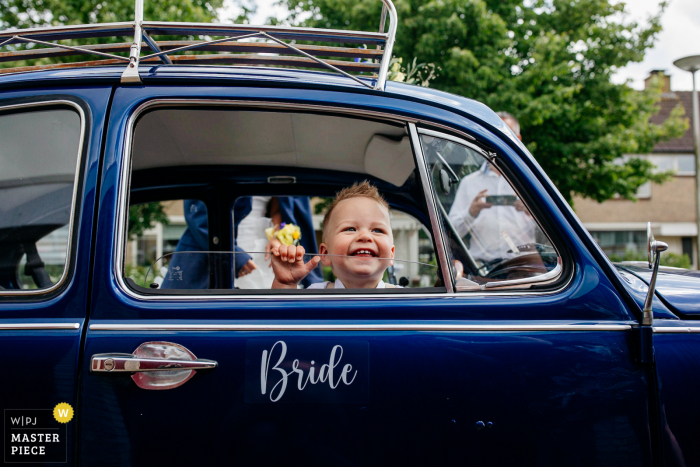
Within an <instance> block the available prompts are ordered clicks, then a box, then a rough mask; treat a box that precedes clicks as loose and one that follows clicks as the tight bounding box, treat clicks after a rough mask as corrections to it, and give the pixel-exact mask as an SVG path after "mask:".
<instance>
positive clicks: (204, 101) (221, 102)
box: [110, 98, 574, 302]
mask: <svg viewBox="0 0 700 467" xmlns="http://www.w3.org/2000/svg"><path fill="white" fill-rule="evenodd" d="M185 106H191V107H216V106H226V107H238V108H242V109H244V108H252V109H256V110H261V111H266V110H267V111H275V110H278V111H279V110H284V111H295V110H296V111H301V112H315V113H324V114H330V115H349V116H355V117H358V118H363V119H375V120H380V121H381V120H383V121H387V122H392V123H394V124H396V123H398V124H401V125H405V126H406V127H407V129H408V136H409V140H410V142H411V146H412V149H413V156H414V162H415V163H416V167H418V169H419V173H420V171H421V167H422V168H423V169H425V167H426V166H425V163H424V158H423V151H422V148H421V146H420V141H419V139H418V129H419V127H418V126H417V125H419V124H420V125H421V127H420V129H421V130H423V129H425V130H428V129H429V128H431V127H432V128H437V129H439V130H442V131H438V133H441V134H443V133H442V132H443V131H446V132H450V133H451V134H450V133H444V135H445V136H447V137H449V138H457V139H458V140H459V142H460V144H464V143H469V144H470V146H472V145H477V147H480V146H478V144H479V142H480V141H479V140H477V138H475V137H474V136H472V135H471V134H468V133H465V132H463V131H460V130H458V129H455V128H452V127H449V126H445V125H441V124H432V123H431V122H429V121H425V120H422V119H419V118H414V117H409V116H406V115H400V114H396V113H389V112H382V111H373V110H364V109H354V108H348V107H337V106H332V105H317V104H304V103H285V102H270V101H257V100H240V101H233V100H226V99H220V98H187V99H185V98H154V99H150V100H146V101H144V102H142V103H141V104H139V105H137V106H136V107H135V108H134V110H133V111H132V113H131V114H130V116H129V118H128V120H127V124H126V128H125V131H126V134H125V136H124V146H123V151H122V154H121V159H122V164H121V170H120V173H119V180H118V185H117V188H118V193H117V210H116V214H117V219H116V227H117V228H116V233H117V234H116V236H115V245H113V252H112V267H111V268H110V269H111V274H113V278H114V280H115V283H116V285H117V289H118V290H119V291H120V292H121V293H123V294H124V295H126V296H127V297H129V298H131V299H135V300H138V301H165V302H169V301H181V302H182V301H186V302H191V301H194V300H201V299H202V298H203V297H206V299H208V300H212V301H230V300H278V299H296V300H305V299H312V300H316V299H321V300H322V299H348V298H352V299H361V300H365V299H380V298H381V299H387V298H390V299H414V298H437V297H445V296H460V297H464V298H466V297H480V296H523V295H551V294H556V293H558V292H560V291H562V290H564V289H565V288H566V287H567V286H568V285H569V283H571V281H572V279H573V276H574V275H573V270H574V268H573V262H572V264H571V266H572V267H571V268H569V269H568V270H567V268H566V267H564V269H563V270H562V272H560V274H559V275H558V276H557V277H556V278H554V279H552V280H551V281H548V283H551V284H553V285H554V286H555V287H552V288H544V289H537V290H530V289H529V288H526V287H522V285H516V288H513V287H510V288H509V287H508V286H504V287H498V288H495V287H493V288H489V290H485V289H484V290H470V291H469V293H465V292H462V291H455V285H454V278H453V276H452V273H453V271H452V268H451V267H449V266H448V264H449V262H448V259H449V254H448V252H447V249H446V248H445V245H446V244H447V243H446V242H445V239H446V238H445V231H444V228H443V225H442V221H441V219H439V218H438V217H437V216H436V209H434V206H433V208H432V209H431V203H433V202H434V200H435V199H436V198H435V195H434V193H433V191H432V190H433V186H432V183H431V182H430V180H428V178H427V173H426V174H425V175H421V177H420V183H421V187H422V189H423V193H424V195H425V196H426V203H427V208H428V215H429V217H430V221H431V227H432V228H433V230H434V231H436V232H437V234H434V243H435V252H436V255H437V257H438V261H439V264H440V267H441V269H442V271H443V279H444V282H445V285H444V287H443V288H444V289H445V290H444V291H437V292H433V293H420V292H417V293H386V292H382V291H380V290H371V291H369V290H368V291H364V292H359V293H352V294H348V293H342V292H341V291H333V290H331V292H332V293H324V294H316V293H303V294H290V293H287V294H284V292H283V291H280V292H279V293H272V292H274V291H267V292H266V293H265V294H225V293H220V292H219V291H216V290H211V291H209V292H207V293H200V294H196V295H194V294H191V295H187V294H168V295H165V294H155V293H149V294H144V293H140V292H139V291H137V290H134V289H133V288H132V287H131V286H130V285H128V284H127V283H126V278H125V277H124V274H123V273H124V261H123V259H124V245H125V238H126V228H127V223H126V215H125V213H126V212H127V209H128V205H129V192H130V179H131V177H130V174H131V163H132V157H131V155H132V154H131V153H132V144H133V131H134V128H135V125H136V122H137V121H138V118H139V116H140V115H141V114H143V113H144V112H146V111H148V110H152V109H153V108H155V107H185ZM424 125H425V126H424ZM454 135H458V136H454ZM468 140H471V142H470V141H468ZM487 147H489V146H487ZM489 148H490V147H489ZM480 152H482V154H483V153H486V154H488V157H495V156H496V153H495V152H494V153H492V152H490V151H486V150H485V149H484V148H483V147H480ZM419 157H420V159H419ZM421 161H423V163H422V164H421V163H420V162H421ZM508 181H509V183H510V184H511V186H513V189H514V190H515V191H516V193H518V194H520V191H518V190H517V185H516V184H513V183H512V182H511V179H510V178H508ZM523 202H525V199H523ZM526 206H528V209H530V211H531V212H532V213H533V217H535V216H534V210H532V209H531V208H530V207H529V205H528V204H527V203H526ZM538 224H539V225H540V226H541V225H542V223H541V222H539V221H538ZM436 229H437V230H436ZM542 231H543V232H546V231H545V230H544V229H543V230H542ZM547 235H548V238H549V239H550V241H551V239H552V237H551V236H550V235H549V234H547ZM552 245H553V246H554V247H555V249H556V251H557V254H558V256H559V258H560V259H562V258H563V255H562V251H563V250H560V249H558V247H557V243H555V242H552ZM567 258H568V256H567ZM564 266H566V264H564ZM564 274H565V275H566V277H564ZM562 279H563V280H562ZM532 284H533V285H543V284H542V283H541V282H537V283H534V282H533V283H532ZM217 292H218V294H217ZM318 292H324V290H319V291H318ZM325 292H328V290H326V291H325Z"/></svg>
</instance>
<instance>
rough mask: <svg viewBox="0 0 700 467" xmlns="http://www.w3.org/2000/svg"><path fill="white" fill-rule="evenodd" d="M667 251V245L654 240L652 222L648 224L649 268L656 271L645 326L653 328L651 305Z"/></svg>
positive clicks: (646, 301)
mask: <svg viewBox="0 0 700 467" xmlns="http://www.w3.org/2000/svg"><path fill="white" fill-rule="evenodd" d="M667 249H668V245H667V244H665V243H664V242H660V241H658V240H655V239H654V234H653V233H652V232H651V222H647V258H648V260H649V268H650V269H651V268H652V267H653V268H654V269H653V270H652V272H651V279H650V280H649V291H648V292H647V298H646V300H644V314H643V317H642V325H643V326H651V325H652V324H653V323H654V313H653V312H652V311H651V303H652V301H653V299H654V291H655V289H656V276H657V275H658V274H659V261H660V260H661V252H663V251H666V250H667Z"/></svg>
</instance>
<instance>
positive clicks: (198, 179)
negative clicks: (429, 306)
mask: <svg viewBox="0 0 700 467" xmlns="http://www.w3.org/2000/svg"><path fill="white" fill-rule="evenodd" d="M183 125H185V127H187V128H188V130H187V131H182V129H184V128H185V127H183ZM192 126H194V127H195V128H193V127H192ZM270 127H274V128H275V129H276V131H275V132H273V133H270V132H269V131H268V129H269V128H270ZM133 141H134V143H133V147H132V161H131V169H132V171H131V174H130V176H129V180H130V185H129V188H130V191H129V197H130V201H129V203H130V204H129V206H130V208H129V209H130V212H131V214H130V217H132V218H133V217H134V214H133V211H134V210H135V209H140V208H139V206H141V209H146V207H147V206H149V205H152V204H153V203H154V202H155V203H156V204H157V203H161V204H162V203H163V202H162V201H150V200H156V199H164V197H165V195H166V194H167V193H182V194H184V193H187V194H188V195H187V197H185V196H183V199H182V200H177V201H169V203H175V204H178V206H179V208H178V209H180V210H181V212H182V215H181V216H182V221H183V224H181V225H180V228H181V230H179V231H178V232H179V235H180V238H179V239H177V241H175V238H171V241H172V242H173V243H172V244H170V246H169V247H170V248H171V249H172V251H167V248H166V246H165V245H164V244H162V242H163V241H164V238H160V237H158V232H161V231H162V232H165V231H166V229H170V230H169V231H170V232H172V233H175V229H173V228H172V224H170V225H168V226H163V227H158V226H155V227H152V228H151V230H149V231H148V232H147V233H148V234H149V235H150V236H149V235H145V236H143V237H142V238H140V239H137V238H135V237H134V236H133V235H132V234H129V233H127V234H125V237H127V238H128V241H126V242H125V244H124V245H123V246H124V248H123V250H122V251H123V252H124V253H123V254H124V258H123V274H124V276H125V277H126V278H127V279H129V280H130V281H129V285H130V286H136V287H139V289H138V290H139V291H141V292H146V291H147V292H151V293H161V294H169V293H176V294H180V295H181V294H182V292H178V291H182V290H185V291H187V293H192V294H197V293H202V292H199V291H212V290H219V291H237V292H238V293H245V292H246V291H255V293H256V294H257V293H261V292H262V291H268V290H270V287H271V282H272V280H273V279H274V278H275V275H274V274H273V272H272V268H270V258H269V255H268V254H267V252H266V248H267V246H268V242H269V236H273V237H274V238H280V239H281V237H279V236H278V233H280V232H282V229H286V230H285V232H286V231H289V235H290V236H289V241H290V242H292V243H293V244H294V245H295V247H296V245H299V246H303V247H304V248H305V250H306V252H307V255H306V257H305V258H304V262H308V261H310V260H312V259H313V258H314V257H315V256H319V252H320V251H321V250H320V248H321V247H322V245H323V243H324V242H323V228H322V219H323V216H324V213H325V209H327V206H328V203H329V201H330V200H332V198H333V196H334V194H335V193H337V192H339V191H341V190H343V189H345V188H348V187H351V186H353V184H358V183H359V184H361V183H364V182H366V183H367V184H368V185H369V186H370V187H372V188H373V189H375V190H376V192H377V196H379V197H381V198H383V199H384V200H385V201H382V202H386V203H388V204H387V205H386V210H385V211H382V212H385V213H387V219H388V221H387V232H385V234H386V236H387V238H391V239H392V240H393V241H394V243H395V245H394V250H393V253H392V254H393V255H394V257H393V259H392V258H391V257H390V255H389V256H387V255H385V254H380V253H381V252H382V251H383V250H380V249H377V250H376V251H375V250H374V249H373V248H370V251H364V250H362V251H361V249H357V248H356V250H357V251H350V249H346V250H345V251H344V252H343V254H338V251H334V253H333V254H331V253H330V252H328V251H326V252H325V253H323V254H321V255H320V256H319V257H320V258H321V259H320V262H321V264H319V265H317V266H316V267H311V266H310V270H309V271H308V273H307V275H306V276H304V277H303V279H301V280H299V281H298V284H297V285H296V287H295V288H296V289H297V290H299V289H303V290H311V289H315V290H317V291H319V292H320V290H318V289H322V288H327V289H333V288H347V289H350V288H353V289H357V288H358V287H353V286H348V287H345V285H344V284H343V283H342V281H341V277H340V276H339V275H338V274H336V273H335V271H334V268H335V267H336V263H337V262H338V261H340V259H337V260H336V259H334V258H341V257H345V258H346V260H347V261H349V262H352V263H353V264H355V263H358V264H359V262H361V261H364V263H362V264H363V267H364V266H366V265H367V264H370V263H371V261H375V262H376V263H377V268H378V269H377V271H374V272H372V277H375V276H376V277H377V280H379V281H380V283H379V284H378V285H377V287H379V288H381V287H386V288H387V289H393V290H392V292H393V291H396V292H400V291H401V290H404V291H405V290H407V289H408V290H418V289H420V290H428V291H434V292H439V291H441V290H442V291H444V286H443V281H442V274H441V272H440V270H439V268H438V266H437V264H438V261H437V259H436V257H435V249H434V247H433V234H432V232H431V228H430V227H429V226H430V225H431V223H430V220H429V215H428V213H427V212H428V210H427V207H426V205H425V196H424V194H423V192H422V186H421V184H420V181H419V180H420V177H419V175H418V172H417V170H416V165H415V160H414V156H413V151H412V149H411V145H410V143H409V138H408V131H407V128H406V126H405V125H404V124H399V123H395V122H389V123H386V122H379V121H367V120H363V119H359V118H349V117H341V116H337V115H320V114H305V113H292V112H265V111H249V110H222V109H220V108H214V109H211V110H207V109H202V108H193V109H188V108H183V109H173V108H163V109H158V110H154V111H151V112H149V113H146V114H145V115H143V116H141V117H140V119H139V120H138V122H137V124H136V126H135V128H134V136H133ZM388 167H391V170H387V168H388ZM149 199H150V200H149ZM363 199H367V198H363ZM382 209H384V208H382ZM190 210H194V212H198V213H199V214H200V215H199V217H197V218H195V217H194V216H190V215H189V213H190ZM125 214H126V213H125ZM361 217H362V218H363V217H364V214H363V215H362V216H361ZM130 225H131V224H130ZM129 229H131V227H129ZM158 229H161V230H158ZM266 229H272V233H266ZM289 229H296V232H295V233H293V234H294V235H295V236H294V237H293V238H292V230H289ZM277 230H279V231H280V232H276V231H277ZM371 230H372V232H375V230H378V229H376V228H375V227H372V228H371ZM190 231H194V232H200V233H201V234H202V235H201V237H202V241H201V242H200V244H197V245H195V244H194V243H192V242H190V244H186V243H187V242H185V239H186V237H188V236H192V235H191V234H190ZM373 235H374V233H373ZM377 235H378V234H377ZM159 238H160V239H159ZM149 241H150V242H151V243H148V242H149ZM157 242H161V243H157ZM387 251H388V250H387ZM155 253H157V254H155ZM385 253H386V251H385ZM361 258H365V259H364V260H362V259H361ZM370 258H371V259H370ZM326 260H327V261H326ZM132 288H133V287H132ZM144 289H145V290H144ZM398 289H401V290H398Z"/></svg>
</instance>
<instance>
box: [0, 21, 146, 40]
mask: <svg viewBox="0 0 700 467" xmlns="http://www.w3.org/2000/svg"><path fill="white" fill-rule="evenodd" d="M133 28H134V23H133V21H124V22H117V23H102V24H77V25H71V26H54V27H49V28H45V27H38V28H26V29H14V30H10V31H2V32H0V37H12V36H14V35H15V34H17V33H20V34H22V35H23V36H27V35H30V34H36V35H39V36H45V35H48V34H58V33H65V32H72V33H89V32H106V31H115V32H119V31H122V30H129V29H133Z"/></svg>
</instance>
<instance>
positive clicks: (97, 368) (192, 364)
mask: <svg viewBox="0 0 700 467" xmlns="http://www.w3.org/2000/svg"><path fill="white" fill-rule="evenodd" d="M216 366H217V363H216V362H215V361H214V360H204V359H200V358H198V359H197V360H169V359H167V358H138V357H135V356H134V355H133V354H128V353H127V354H123V353H102V354H95V355H93V356H92V366H91V368H90V369H91V370H92V371H93V372H96V373H120V372H127V373H134V372H140V371H172V370H213V369H214V368H216Z"/></svg>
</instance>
